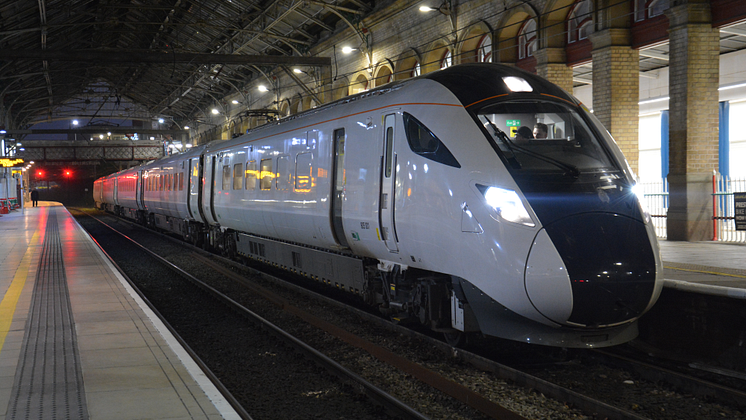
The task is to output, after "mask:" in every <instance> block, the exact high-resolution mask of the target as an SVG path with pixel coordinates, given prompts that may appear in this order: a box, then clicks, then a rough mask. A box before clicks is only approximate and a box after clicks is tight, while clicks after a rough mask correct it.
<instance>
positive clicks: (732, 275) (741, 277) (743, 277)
mask: <svg viewBox="0 0 746 420" xmlns="http://www.w3.org/2000/svg"><path fill="white" fill-rule="evenodd" d="M663 268H667V269H669V270H677V271H688V272H690V273H702V274H712V275H715V276H727V277H736V278H739V279H746V276H744V275H742V274H728V273H718V272H717V271H707V270H693V269H689V268H677V267H667V266H663Z"/></svg>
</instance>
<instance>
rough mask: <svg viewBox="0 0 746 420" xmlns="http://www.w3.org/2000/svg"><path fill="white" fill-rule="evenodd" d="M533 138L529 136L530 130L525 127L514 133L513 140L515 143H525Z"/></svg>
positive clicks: (531, 135)
mask: <svg viewBox="0 0 746 420" xmlns="http://www.w3.org/2000/svg"><path fill="white" fill-rule="evenodd" d="M533 138H534V136H533V134H531V130H530V129H529V128H528V127H526V126H523V127H521V128H519V129H518V131H516V133H515V139H514V140H515V141H516V142H526V141H529V140H531V139H533Z"/></svg>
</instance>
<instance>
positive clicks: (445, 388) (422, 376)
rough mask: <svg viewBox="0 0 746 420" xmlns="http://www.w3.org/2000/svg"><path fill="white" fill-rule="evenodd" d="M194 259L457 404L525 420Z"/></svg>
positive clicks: (494, 415) (505, 418)
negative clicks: (444, 395)
mask: <svg viewBox="0 0 746 420" xmlns="http://www.w3.org/2000/svg"><path fill="white" fill-rule="evenodd" d="M192 255H193V256H194V257H195V258H197V259H199V260H200V262H202V263H203V264H205V265H208V266H210V267H211V268H212V269H214V270H215V271H217V272H219V273H220V274H222V275H224V276H226V277H228V278H231V279H235V280H236V281H240V282H241V283H242V284H244V285H245V286H247V287H248V288H250V289H251V290H252V291H254V292H255V293H257V294H258V295H260V296H262V297H264V298H265V299H267V300H268V301H270V302H272V303H273V304H275V305H276V306H278V307H280V308H281V309H282V310H283V311H285V312H288V313H290V314H293V315H295V316H297V317H298V318H300V319H302V320H303V321H305V322H307V323H308V324H310V325H313V326H314V327H316V328H318V329H321V330H322V331H324V332H326V333H328V334H330V335H332V336H334V337H337V338H338V339H340V340H342V341H344V342H345V343H347V344H349V345H351V346H355V347H357V348H360V349H362V350H365V351H366V352H368V353H369V354H370V355H371V356H373V357H375V358H377V359H378V360H380V361H382V362H384V363H387V364H389V365H391V366H394V367H396V368H397V369H399V370H401V371H402V372H405V373H407V374H409V375H412V376H413V377H415V378H417V379H418V380H420V381H421V382H423V383H425V384H427V385H430V386H432V387H433V388H435V389H437V390H439V391H441V392H443V393H445V394H447V395H448V396H450V397H452V398H454V399H456V400H458V401H461V402H462V403H464V404H466V405H468V406H469V407H471V408H474V409H475V410H478V411H480V412H482V413H483V414H486V415H488V416H489V417H490V418H493V419H502V420H521V419H523V420H525V418H524V417H523V416H521V415H519V414H517V413H515V412H513V411H511V410H508V409H507V408H505V407H503V406H501V405H500V404H497V403H495V402H493V401H490V400H489V399H487V398H485V397H484V396H482V395H481V394H479V393H477V392H474V391H472V390H471V389H469V388H467V387H465V386H463V385H461V384H459V383H456V382H454V381H452V380H450V379H447V378H445V377H444V376H442V375H440V374H438V373H436V372H434V371H433V370H431V369H428V368H426V367H425V366H422V365H421V364H419V363H415V362H413V361H411V360H409V359H407V358H405V357H402V356H399V355H397V354H395V353H394V352H392V351H390V350H388V349H386V348H383V347H381V346H379V345H377V344H374V343H372V342H370V341H368V340H366V339H364V338H362V337H360V336H357V335H355V334H352V333H351V332H349V331H347V330H344V329H342V328H340V327H338V326H336V325H334V324H331V323H329V322H327V321H324V320H322V319H321V318H318V317H316V316H314V315H311V314H310V313H308V312H306V311H304V310H302V309H300V308H298V307H296V306H293V305H291V304H290V303H289V302H288V301H287V300H285V299H283V298H282V297H280V296H278V295H276V294H275V293H273V292H271V291H269V290H267V289H266V288H264V287H261V286H259V285H256V284H253V283H250V282H248V281H246V280H245V279H244V278H243V277H242V276H240V275H237V274H236V273H234V272H232V271H230V270H228V269H226V268H225V267H221V266H220V265H219V264H216V263H215V262H214V261H211V260H210V259H208V258H207V257H204V256H202V255H199V254H192Z"/></svg>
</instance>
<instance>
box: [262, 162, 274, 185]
mask: <svg viewBox="0 0 746 420" xmlns="http://www.w3.org/2000/svg"><path fill="white" fill-rule="evenodd" d="M259 165H260V166H261V170H262V173H261V176H262V180H261V182H260V184H259V187H260V188H261V189H263V190H269V189H271V188H272V178H274V173H273V172H272V159H262V160H261V162H259Z"/></svg>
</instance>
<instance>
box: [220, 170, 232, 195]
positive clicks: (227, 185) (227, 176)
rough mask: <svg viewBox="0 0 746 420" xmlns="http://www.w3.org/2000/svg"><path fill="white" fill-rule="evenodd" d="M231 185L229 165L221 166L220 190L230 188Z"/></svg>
mask: <svg viewBox="0 0 746 420" xmlns="http://www.w3.org/2000/svg"><path fill="white" fill-rule="evenodd" d="M230 185H231V167H230V166H228V165H225V166H223V188H221V190H223V191H225V190H227V189H229V188H230Z"/></svg>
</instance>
